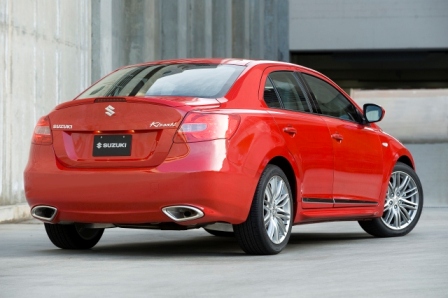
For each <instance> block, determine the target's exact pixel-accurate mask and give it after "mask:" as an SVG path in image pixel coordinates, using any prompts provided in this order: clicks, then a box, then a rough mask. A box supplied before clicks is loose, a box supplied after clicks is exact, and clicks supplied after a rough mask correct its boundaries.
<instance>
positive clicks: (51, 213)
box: [31, 205, 58, 221]
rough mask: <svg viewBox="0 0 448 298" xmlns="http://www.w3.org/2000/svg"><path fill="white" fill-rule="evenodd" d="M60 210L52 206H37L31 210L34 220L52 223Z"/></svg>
mask: <svg viewBox="0 0 448 298" xmlns="http://www.w3.org/2000/svg"><path fill="white" fill-rule="evenodd" d="M57 212H58V209H56V208H54V207H51V206H42V205H41V206H36V207H34V208H33V209H31V215H32V216H33V217H34V218H37V219H40V220H43V221H52V220H53V218H54V217H55V216H56V213H57Z"/></svg>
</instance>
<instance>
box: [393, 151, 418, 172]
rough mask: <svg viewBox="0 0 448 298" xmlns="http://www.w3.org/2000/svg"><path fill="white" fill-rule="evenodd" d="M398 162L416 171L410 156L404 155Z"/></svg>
mask: <svg viewBox="0 0 448 298" xmlns="http://www.w3.org/2000/svg"><path fill="white" fill-rule="evenodd" d="M397 162H401V163H404V164H405V165H408V166H409V167H411V168H412V169H413V170H415V167H414V164H413V162H412V160H411V159H410V158H409V156H406V155H402V156H400V157H399V158H398V159H397Z"/></svg>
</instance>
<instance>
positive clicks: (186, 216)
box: [31, 205, 204, 222]
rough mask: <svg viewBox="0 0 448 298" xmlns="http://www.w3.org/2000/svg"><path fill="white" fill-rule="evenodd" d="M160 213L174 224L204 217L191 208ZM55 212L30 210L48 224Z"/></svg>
mask: <svg viewBox="0 0 448 298" xmlns="http://www.w3.org/2000/svg"><path fill="white" fill-rule="evenodd" d="M162 211H163V213H165V214H166V215H167V216H168V217H169V218H171V219H172V220H174V221H176V222H181V221H187V220H193V219H197V218H201V217H203V216H204V212H202V211H201V210H200V209H198V208H196V207H192V206H169V207H165V208H162ZM57 212H58V210H57V209H56V208H54V207H51V206H42V205H40V206H35V207H34V208H33V209H31V215H32V216H33V217H34V218H37V219H40V220H43V221H49V222H50V221H52V220H53V219H54V217H55V216H56V213H57Z"/></svg>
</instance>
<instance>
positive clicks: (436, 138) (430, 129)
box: [351, 89, 448, 165]
mask: <svg viewBox="0 0 448 298" xmlns="http://www.w3.org/2000/svg"><path fill="white" fill-rule="evenodd" d="M351 96H352V97H353V98H354V99H355V100H356V102H357V103H358V104H359V105H360V106H362V105H363V104H365V103H376V104H379V105H380V106H382V107H383V108H384V109H385V110H386V116H385V117H384V119H383V120H381V122H379V123H378V125H379V126H380V127H381V128H382V129H383V130H384V131H386V132H387V133H389V134H391V135H393V136H394V137H396V138H397V139H399V140H400V141H401V142H404V143H443V142H446V143H448V89H429V90H428V89H426V90H425V89H421V90H352V92H351ZM447 146H448V145H447ZM447 165H448V163H447Z"/></svg>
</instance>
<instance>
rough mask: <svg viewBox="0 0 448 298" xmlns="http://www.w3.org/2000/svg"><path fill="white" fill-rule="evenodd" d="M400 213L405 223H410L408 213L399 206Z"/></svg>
mask: <svg viewBox="0 0 448 298" xmlns="http://www.w3.org/2000/svg"><path fill="white" fill-rule="evenodd" d="M400 213H401V214H402V215H403V217H404V218H405V219H406V221H410V220H411V217H410V216H409V214H408V211H407V210H406V209H404V208H403V207H402V206H400Z"/></svg>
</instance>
